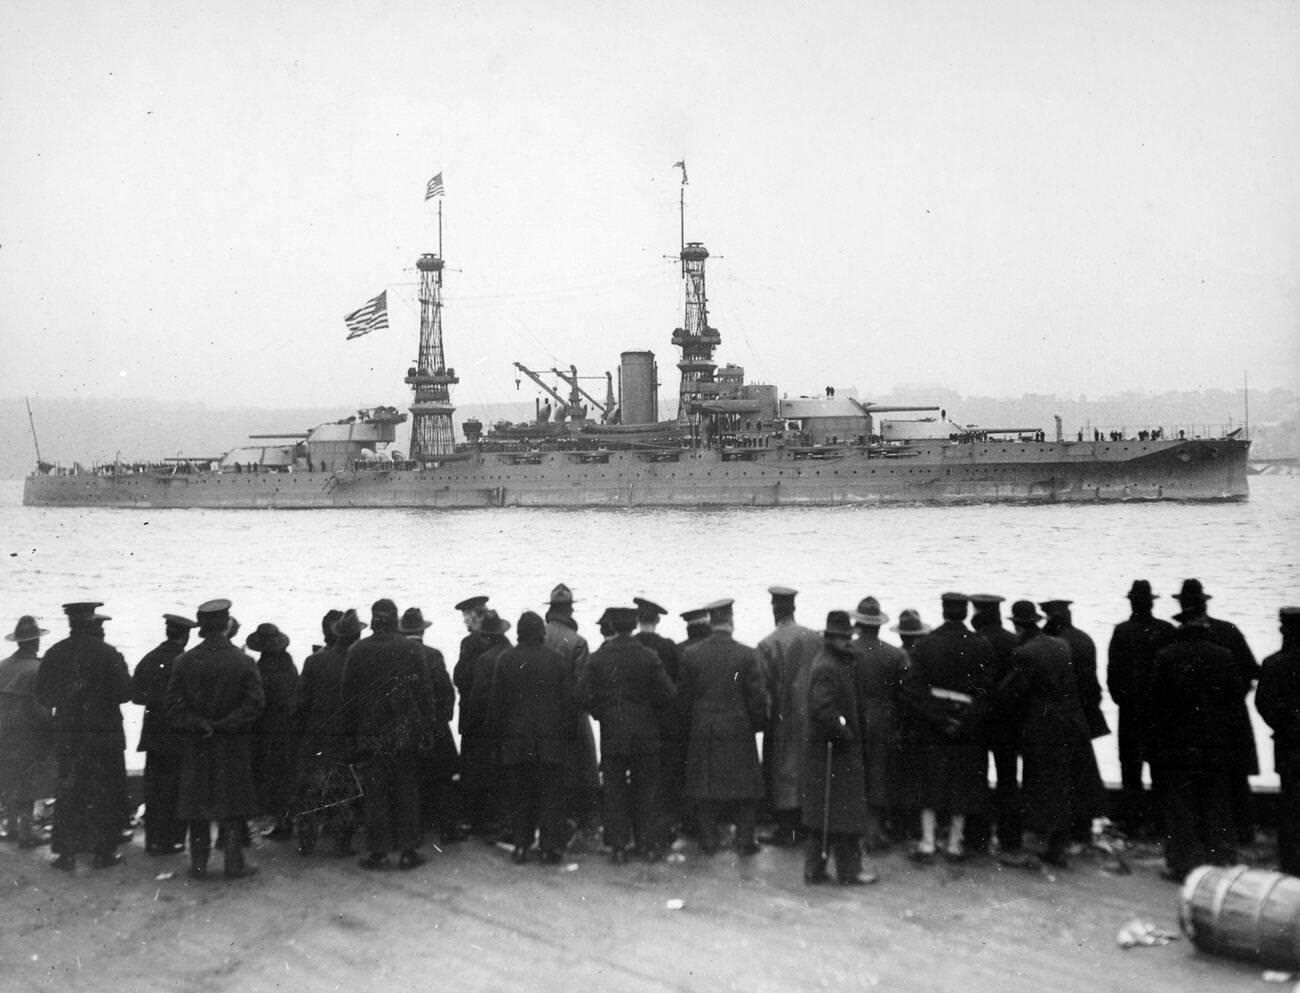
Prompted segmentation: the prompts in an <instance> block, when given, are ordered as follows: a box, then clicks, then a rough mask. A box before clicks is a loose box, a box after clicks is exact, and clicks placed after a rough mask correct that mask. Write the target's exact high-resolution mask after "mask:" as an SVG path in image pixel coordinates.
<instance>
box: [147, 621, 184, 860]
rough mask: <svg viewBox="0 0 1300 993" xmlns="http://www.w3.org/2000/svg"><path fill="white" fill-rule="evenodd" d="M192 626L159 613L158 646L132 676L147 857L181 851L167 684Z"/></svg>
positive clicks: (176, 745) (176, 754) (176, 755)
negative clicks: (140, 712)
mask: <svg viewBox="0 0 1300 993" xmlns="http://www.w3.org/2000/svg"><path fill="white" fill-rule="evenodd" d="M196 627H198V625H197V624H196V623H195V622H194V621H192V620H190V619H189V618H188V617H182V616H181V615H179V614H163V641H162V643H161V644H159V645H158V647H156V648H154V649H153V650H152V651H150V652H149V653H148V654H147V655H145V657H144V658H142V659H141V660H140V661H139V663H138V664H137V665H136V667H135V672H134V673H132V675H131V702H132V703H138V704H141V705H143V707H144V720H143V722H142V724H141V727H140V744H139V745H138V746H137V748H136V750H137V751H140V752H144V753H145V759H144V850H145V851H146V852H148V853H149V854H150V855H167V854H170V853H173V852H180V851H184V849H185V829H186V825H185V822H184V821H182V820H180V819H179V818H178V817H177V816H176V803H177V799H178V796H179V792H180V776H181V742H182V737H181V736H180V735H178V734H177V733H176V732H175V731H174V730H173V729H172V726H171V723H170V722H169V721H168V720H167V683H168V681H169V680H170V679H171V675H172V666H173V665H174V664H175V662H176V660H177V659H178V658H180V656H181V654H182V653H183V652H184V651H185V646H186V645H188V644H189V641H190V632H191V631H192V630H193V629H194V628H196Z"/></svg>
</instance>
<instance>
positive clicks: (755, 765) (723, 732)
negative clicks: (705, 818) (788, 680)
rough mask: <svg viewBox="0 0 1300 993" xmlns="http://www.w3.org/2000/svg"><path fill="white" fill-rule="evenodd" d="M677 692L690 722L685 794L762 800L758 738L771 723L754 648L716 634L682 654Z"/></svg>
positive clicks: (712, 798) (697, 797)
mask: <svg viewBox="0 0 1300 993" xmlns="http://www.w3.org/2000/svg"><path fill="white" fill-rule="evenodd" d="M678 693H679V694H681V696H682V705H683V708H684V709H685V711H686V713H687V714H689V715H690V722H691V723H690V743H689V746H688V750H687V755H686V784H685V790H684V792H685V793H686V795H687V796H689V797H691V798H693V799H695V800H705V801H727V800H759V799H762V797H763V771H762V769H761V768H760V766H759V758H758V745H757V742H756V735H757V734H758V733H759V732H760V731H762V730H763V725H764V724H765V723H766V720H767V692H766V691H765V690H764V689H763V679H762V674H761V673H760V672H759V669H758V659H757V657H756V656H755V654H754V650H753V649H752V648H750V647H749V646H748V645H743V644H741V643H740V642H738V641H736V640H735V639H734V638H732V636H731V634H730V632H727V631H715V632H713V634H711V635H710V636H709V637H707V638H705V639H703V640H702V641H700V642H699V643H698V644H696V645H693V646H691V647H689V648H687V649H686V650H685V652H684V653H683V655H682V681H681V685H680V686H679V687H678Z"/></svg>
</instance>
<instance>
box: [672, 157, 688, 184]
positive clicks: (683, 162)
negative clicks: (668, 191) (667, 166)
mask: <svg viewBox="0 0 1300 993" xmlns="http://www.w3.org/2000/svg"><path fill="white" fill-rule="evenodd" d="M673 168H674V169H680V170H681V171H682V185H683V186H685V185H686V160H685V159H682V160H681V161H680V162H674V163H673Z"/></svg>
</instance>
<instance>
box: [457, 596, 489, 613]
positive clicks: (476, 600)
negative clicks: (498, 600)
mask: <svg viewBox="0 0 1300 993" xmlns="http://www.w3.org/2000/svg"><path fill="white" fill-rule="evenodd" d="M487 602H488V598H487V597H485V596H482V595H479V596H471V597H466V598H465V599H464V600H462V601H461V602H460V603H458V604H456V609H457V610H459V611H461V612H464V611H466V610H482V609H483V608H484V607H486V606H487Z"/></svg>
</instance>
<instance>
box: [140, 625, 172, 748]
mask: <svg viewBox="0 0 1300 993" xmlns="http://www.w3.org/2000/svg"><path fill="white" fill-rule="evenodd" d="M184 651H185V646H183V645H182V644H180V642H176V641H164V642H163V643H162V644H160V645H159V646H158V647H157V648H155V649H153V650H152V651H151V652H149V653H148V654H147V655H145V657H144V658H142V659H141V660H140V661H139V663H138V664H137V665H136V667H135V672H134V673H132V674H131V702H132V703H137V704H140V705H141V706H142V707H144V720H143V721H142V722H141V724H140V743H139V744H138V745H137V746H136V751H137V752H153V753H155V754H157V755H180V753H181V742H182V738H181V736H180V735H178V734H177V733H176V731H175V730H174V729H173V728H172V726H171V722H170V721H169V720H168V719H167V683H168V681H169V680H170V679H171V675H172V666H173V665H174V664H175V662H176V660H177V659H178V658H180V657H181V653H183V652H184Z"/></svg>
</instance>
